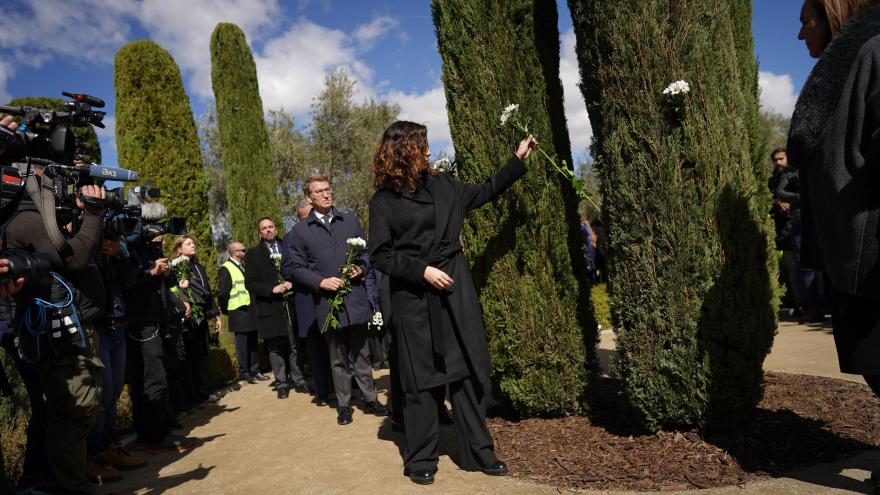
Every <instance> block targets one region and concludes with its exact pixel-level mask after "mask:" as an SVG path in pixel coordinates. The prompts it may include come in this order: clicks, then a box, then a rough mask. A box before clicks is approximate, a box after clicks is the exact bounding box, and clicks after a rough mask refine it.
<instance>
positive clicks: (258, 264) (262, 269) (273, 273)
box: [244, 239, 293, 339]
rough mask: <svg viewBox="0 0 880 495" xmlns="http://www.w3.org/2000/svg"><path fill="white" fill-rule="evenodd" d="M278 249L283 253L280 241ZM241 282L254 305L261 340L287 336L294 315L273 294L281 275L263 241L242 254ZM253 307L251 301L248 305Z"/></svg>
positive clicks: (280, 297) (278, 296)
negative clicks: (242, 280) (254, 302)
mask: <svg viewBox="0 0 880 495" xmlns="http://www.w3.org/2000/svg"><path fill="white" fill-rule="evenodd" d="M278 249H279V251H281V252H283V251H284V248H283V246H282V245H281V240H280V239H279V240H278ZM244 266H245V273H244V281H245V285H246V286H247V289H248V290H249V291H250V293H251V299H252V300H253V299H256V304H257V329H258V330H259V332H260V337H261V338H263V339H269V338H272V337H287V336H288V335H289V332H290V331H291V330H292V328H291V324H292V323H293V315H291V314H290V313H289V308H288V304H287V303H286V302H285V301H284V298H283V297H282V295H281V294H274V293H272V288H273V287H275V286H276V285H278V284H279V278H280V274H279V273H278V270H276V269H275V264H274V263H272V259H271V258H270V257H269V248H267V247H266V245H265V244H264V243H263V242H260V243H259V244H257V245H256V246H254V247H252V248H250V249H248V250H247V253H246V254H245V255H244ZM251 304H253V301H252V302H251Z"/></svg>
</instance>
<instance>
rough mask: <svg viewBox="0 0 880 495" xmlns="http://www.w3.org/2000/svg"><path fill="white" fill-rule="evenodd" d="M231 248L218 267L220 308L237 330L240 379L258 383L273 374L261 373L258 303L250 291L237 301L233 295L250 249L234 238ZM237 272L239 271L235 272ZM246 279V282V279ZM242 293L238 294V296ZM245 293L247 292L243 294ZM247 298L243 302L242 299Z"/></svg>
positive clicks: (232, 330) (228, 247) (233, 328)
mask: <svg viewBox="0 0 880 495" xmlns="http://www.w3.org/2000/svg"><path fill="white" fill-rule="evenodd" d="M226 250H227V251H228V252H229V260H227V261H226V262H225V263H223V265H222V266H220V269H219V270H217V279H218V281H217V302H218V304H219V306H220V311H221V312H222V313H223V314H225V315H226V316H227V319H226V323H227V325H228V326H229V331H230V332H232V333H234V334H235V356H236V358H237V359H238V380H239V381H247V382H248V383H257V380H261V381H262V380H268V379H269V377H267V376H266V375H263V374H262V373H260V360H259V358H258V354H257V304H256V300H255V299H254V297H253V295H251V294H250V293H249V292H248V291H247V287H246V286H245V287H244V291H245V292H247V294H246V297H244V298H243V299H244V300H243V301H237V300H236V298H235V297H234V295H233V289H234V290H235V291H236V292H238V291H240V290H242V288H241V287H240V286H239V287H236V283H235V281H233V276H235V277H236V280H239V279H241V280H243V279H244V265H243V264H242V263H243V260H244V254H245V252H246V251H247V249H245V247H244V244H242V243H240V242H238V241H232V242H230V243H229V245H228V246H227V247H226ZM233 272H237V273H233ZM242 283H243V282H242ZM237 295H238V294H235V296H237ZM242 296H244V294H242ZM230 299H233V305H234V306H235V307H234V308H232V309H230ZM245 301H246V302H247V304H244V305H243V306H239V305H238V304H239V303H244V302H245Z"/></svg>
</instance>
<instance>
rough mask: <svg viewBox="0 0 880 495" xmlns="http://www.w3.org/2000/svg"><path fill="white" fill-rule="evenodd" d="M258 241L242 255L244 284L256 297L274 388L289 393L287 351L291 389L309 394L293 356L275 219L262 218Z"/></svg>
mask: <svg viewBox="0 0 880 495" xmlns="http://www.w3.org/2000/svg"><path fill="white" fill-rule="evenodd" d="M257 225H258V226H259V229H260V243H259V244H257V245H256V246H254V247H252V248H251V249H248V251H247V254H245V257H244V264H245V266H246V267H247V272H246V273H245V283H246V285H247V288H248V290H249V291H250V292H251V294H253V295H254V296H255V298H256V300H257V328H258V329H259V333H260V337H262V339H263V341H264V342H265V343H266V348H267V349H268V351H269V363H270V364H271V365H272V373H273V374H274V375H275V391H276V392H277V393H278V398H279V399H286V398H287V396H288V392H287V389H288V383H287V366H286V365H285V362H284V357H285V355H288V353H289V354H290V363H289V364H290V378H291V381H292V382H293V386H294V388H295V389H296V390H297V391H298V392H301V393H308V386H307V385H306V381H305V378H304V377H303V373H302V370H301V369H300V368H299V365H298V364H297V359H296V354H295V352H296V348H295V347H292V346H291V345H290V341H291V339H290V332H292V331H293V315H291V314H290V310H289V306H288V304H287V302H286V301H285V294H288V293H290V291H291V289H292V287H293V286H292V284H291V283H290V282H286V281H284V279H282V278H281V273H280V267H281V242H280V241H278V239H276V237H275V235H276V230H275V222H273V221H272V219H271V218H261V219H260V221H259V223H258V224H257Z"/></svg>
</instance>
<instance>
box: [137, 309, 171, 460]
mask: <svg viewBox="0 0 880 495" xmlns="http://www.w3.org/2000/svg"><path fill="white" fill-rule="evenodd" d="M128 332H129V334H128V336H129V340H128V342H127V346H126V349H127V353H128V356H127V358H126V363H127V366H128V372H129V392H130V396H131V406H132V415H133V421H134V429H135V432H137V434H138V440H139V441H140V442H143V443H155V442H158V441H160V440H162V437H164V436H165V434H166V433H168V431H169V427H168V424H169V423H171V422H172V421H173V417H169V414H170V411H169V409H170V407H169V404H170V400H169V397H168V377H167V375H166V373H165V363H163V362H162V358H163V356H164V351H163V349H162V332H161V331H160V330H159V327H158V325H155V324H146V325H143V326H141V327H137V326H132V327H129V329H128Z"/></svg>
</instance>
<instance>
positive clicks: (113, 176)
mask: <svg viewBox="0 0 880 495" xmlns="http://www.w3.org/2000/svg"><path fill="white" fill-rule="evenodd" d="M89 176H91V177H95V178H98V179H107V180H120V181H125V182H136V181H137V180H138V173H137V172H135V171H134V170H129V169H127V168H119V167H106V166H104V165H95V164H94V163H93V164H91V165H89Z"/></svg>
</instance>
